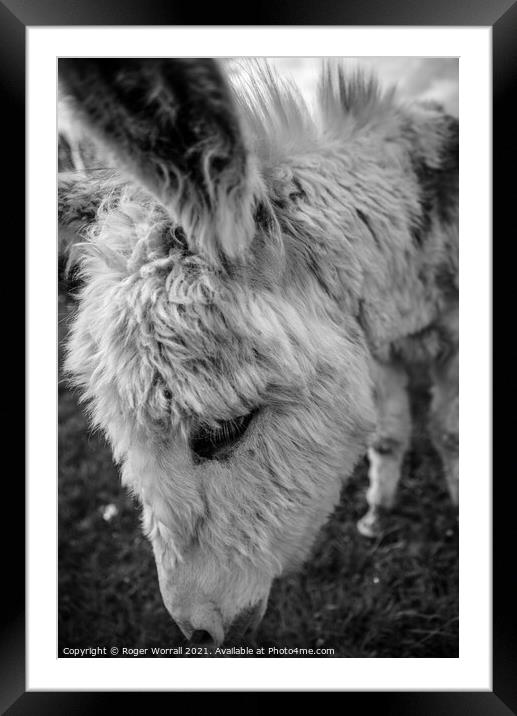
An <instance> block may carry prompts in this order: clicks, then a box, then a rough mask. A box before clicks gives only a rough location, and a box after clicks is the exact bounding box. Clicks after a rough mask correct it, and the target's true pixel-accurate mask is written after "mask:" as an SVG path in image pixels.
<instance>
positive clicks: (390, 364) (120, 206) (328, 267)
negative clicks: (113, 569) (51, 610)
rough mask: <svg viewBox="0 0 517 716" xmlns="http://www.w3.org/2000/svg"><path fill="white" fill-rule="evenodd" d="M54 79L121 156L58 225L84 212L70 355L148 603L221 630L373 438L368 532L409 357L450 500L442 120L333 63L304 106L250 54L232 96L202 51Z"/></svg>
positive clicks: (448, 243)
mask: <svg viewBox="0 0 517 716" xmlns="http://www.w3.org/2000/svg"><path fill="white" fill-rule="evenodd" d="M60 76H61V79H62V81H63V87H64V90H65V91H66V92H67V93H68V95H69V96H70V97H71V99H72V101H73V102H74V104H75V106H76V110H77V112H78V116H79V117H80V118H82V119H83V120H84V122H85V124H86V126H88V127H90V128H91V130H92V131H93V133H94V134H95V135H96V136H97V138H98V139H100V141H101V142H102V143H104V145H105V146H106V147H108V148H109V150H110V151H111V152H112V154H113V156H114V157H115V158H116V160H117V161H119V162H120V166H121V168H122V169H124V170H125V172H126V173H125V174H124V175H122V174H118V173H115V174H110V175H109V176H107V175H105V176H103V177H102V181H100V182H99V181H96V178H95V176H94V177H90V178H89V179H88V180H87V181H86V182H82V183H81V181H78V182H75V183H74V184H70V183H68V184H67V185H66V186H63V187H62V191H61V199H62V200H61V199H60V217H61V221H62V223H63V224H65V225H66V224H67V223H70V217H71V216H73V215H74V212H75V213H77V211H82V209H80V208H79V207H81V206H83V205H84V206H90V207H91V206H95V207H96V210H95V213H96V218H95V221H94V222H93V223H91V225H90V229H89V240H88V244H87V246H85V247H84V254H85V256H84V259H83V262H82V275H83V280H84V288H83V289H82V291H81V295H80V299H79V305H78V311H77V315H76V318H75V321H74V324H73V328H72V332H71V337H70V341H69V346H68V361H67V368H68V371H69V373H70V375H71V376H73V380H74V382H75V384H76V385H77V386H79V387H80V388H81V390H82V394H83V400H84V401H85V402H86V403H87V404H88V406H89V410H90V413H91V418H92V423H93V424H94V425H95V426H97V427H99V428H101V429H102V430H103V431H104V432H105V434H106V435H107V436H108V438H109V440H110V442H111V444H112V447H113V452H114V456H115V459H116V460H117V461H119V462H120V464H121V466H122V476H123V481H124V483H125V484H126V485H128V486H129V487H130V488H131V489H132V490H133V491H134V492H135V494H136V495H138V496H139V498H140V500H141V502H142V505H143V520H144V528H145V530H146V532H147V534H148V535H149V537H150V539H151V541H152V544H153V548H154V552H155V556H156V562H157V567H158V574H159V579H160V586H161V590H162V595H163V598H164V601H165V604H166V606H167V608H168V609H169V611H170V613H171V614H172V616H173V617H174V618H175V619H176V621H177V622H178V624H179V625H180V626H181V627H182V629H183V631H184V632H185V634H186V635H187V636H190V635H191V634H192V633H193V631H195V630H205V631H207V632H208V633H209V634H210V636H211V637H212V639H213V640H214V641H216V642H221V641H222V640H223V638H224V635H225V634H227V633H228V630H229V629H230V628H231V624H232V623H233V622H234V620H235V619H236V617H237V615H239V614H242V613H244V612H246V613H247V612H248V611H249V610H250V609H251V608H254V607H256V609H255V612H254V614H255V617H254V618H255V619H259V618H260V616H261V614H262V613H263V611H264V609H265V603H266V600H267V595H268V592H269V588H270V585H271V581H272V579H273V578H274V577H276V576H278V575H280V574H281V573H282V572H284V571H285V570H286V569H289V568H293V567H295V566H296V565H297V564H299V563H300V561H301V560H303V559H304V558H305V557H306V556H307V554H308V552H309V550H310V548H311V545H312V543H313V540H314V538H315V536H316V534H317V532H318V530H319V528H320V527H321V525H322V524H323V523H324V521H325V520H326V518H327V516H328V515H329V513H330V512H331V510H332V508H333V506H334V505H335V504H336V502H337V499H338V496H339V491H340V487H341V483H342V480H343V479H344V478H346V477H348V476H349V475H350V474H351V472H352V470H353V468H354V466H355V464H356V463H357V461H358V459H359V458H360V457H361V456H362V455H363V454H364V453H365V451H366V449H367V446H368V445H370V457H371V464H372V468H371V478H372V488H371V489H370V491H369V503H370V511H369V513H368V515H367V516H366V517H365V519H364V520H363V521H362V523H361V529H362V531H363V532H365V533H367V534H374V533H375V532H376V530H377V529H378V517H379V509H380V508H382V507H389V506H390V505H391V504H392V503H393V496H394V491H395V489H396V483H397V480H398V475H399V470H400V462H401V459H402V456H403V453H404V450H405V449H406V447H407V444H408V435H409V417H408V415H407V414H406V413H407V411H406V408H405V405H406V403H407V400H406V398H405V384H406V381H405V378H404V372H405V371H404V365H406V364H408V363H414V362H425V363H427V364H428V365H430V366H431V367H432V369H433V371H434V374H435V376H436V385H437V389H436V396H435V407H436V410H435V414H436V415H437V416H438V417H437V418H436V420H435V422H434V423H433V425H435V434H436V435H437V436H438V447H440V445H441V446H442V448H441V452H442V455H443V456H444V461H445V467H446V470H447V471H448V472H447V474H448V480H449V484H450V486H451V493H452V494H453V496H457V369H456V371H455V370H454V365H455V360H456V356H457V343H458V336H457V291H458V283H457V275H458V263H457V262H458V258H457V122H456V121H455V120H453V119H452V118H451V117H448V116H446V115H444V114H443V112H442V111H441V110H440V109H439V108H436V107H434V106H431V105H429V106H422V105H421V106H407V107H404V106H401V105H400V104H398V103H397V101H396V98H395V96H394V94H393V93H387V94H383V93H381V92H380V90H379V88H378V87H377V85H376V83H375V81H374V80H366V79H364V78H363V77H362V76H360V75H358V76H355V77H353V78H351V79H348V80H347V79H346V78H345V77H344V75H343V73H342V72H341V70H340V69H339V68H337V67H332V66H328V67H326V68H325V69H324V72H323V73H322V78H321V84H320V93H319V100H320V101H319V105H318V107H319V109H318V112H317V113H316V114H311V113H310V112H309V110H308V109H307V107H306V106H305V105H304V103H303V101H302V99H301V98H300V97H299V96H298V95H297V93H296V91H295V90H294V89H293V88H292V87H289V86H285V85H283V84H282V83H280V81H279V80H277V79H276V78H274V77H273V76H272V74H271V71H270V70H269V69H267V68H266V69H262V70H260V69H258V68H256V67H255V68H252V69H251V71H250V73H249V75H248V79H247V82H245V83H244V86H239V87H238V88H230V87H229V86H228V84H227V82H226V80H225V78H224V77H223V75H222V72H221V70H220V69H219V67H218V66H217V65H216V64H215V63H214V62H212V61H209V60H67V61H61V62H60ZM98 178H99V175H97V179H98ZM81 196H83V200H82V199H81ZM74 207H75V208H74ZM88 218H93V212H92V214H89V215H88ZM451 366H452V368H451ZM383 376H384V378H385V377H386V376H388V379H387V380H386V381H384V382H383ZM375 383H377V389H376V390H375V388H374V386H375ZM381 385H387V386H388V387H387V388H385V389H384V391H383V390H381V389H380V386H381ZM389 386H391V387H389ZM444 396H447V398H445V397H444ZM455 401H456V402H455ZM451 405H452V406H454V405H455V408H454V407H452V408H451ZM454 410H456V413H454ZM441 426H445V427H444V428H443V429H442V427H441ZM455 436H456V443H454V440H455Z"/></svg>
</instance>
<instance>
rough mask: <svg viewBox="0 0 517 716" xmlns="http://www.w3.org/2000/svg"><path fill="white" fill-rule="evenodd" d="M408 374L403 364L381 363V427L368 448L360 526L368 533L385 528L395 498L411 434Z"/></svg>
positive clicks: (366, 535)
mask: <svg viewBox="0 0 517 716" xmlns="http://www.w3.org/2000/svg"><path fill="white" fill-rule="evenodd" d="M407 381H408V377H407V374H406V372H405V370H404V369H403V368H402V366H399V365H393V364H391V365H378V371H377V376H376V384H377V430H376V433H375V436H374V439H373V440H372V443H371V444H370V448H369V450H368V457H369V459H370V470H369V478H370V487H369V488H368V492H367V494H366V499H367V501H368V505H369V508H368V512H367V513H366V514H365V515H364V517H363V518H362V519H361V520H359V522H358V523H357V527H358V530H359V532H360V533H361V534H362V535H364V536H365V537H375V536H376V535H378V534H379V533H380V532H381V523H380V518H381V514H382V513H383V512H384V511H386V510H390V509H391V508H392V507H393V505H394V502H395V495H396V491H397V486H398V483H399V480H400V470H401V466H402V461H403V459H404V454H405V452H406V450H407V448H408V446H409V442H410V436H411V415H410V408H409V396H408V393H407Z"/></svg>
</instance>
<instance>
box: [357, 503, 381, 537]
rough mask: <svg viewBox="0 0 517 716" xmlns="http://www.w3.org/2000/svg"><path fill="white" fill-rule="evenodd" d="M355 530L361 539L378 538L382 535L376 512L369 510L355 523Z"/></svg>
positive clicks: (378, 516)
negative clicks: (360, 535) (361, 536)
mask: <svg viewBox="0 0 517 716" xmlns="http://www.w3.org/2000/svg"><path fill="white" fill-rule="evenodd" d="M357 529H358V531H359V533H360V534H362V535H363V537H369V538H370V539H372V538H373V537H379V535H380V534H382V529H381V520H380V515H379V513H378V511H377V510H373V509H370V510H368V512H367V513H366V514H365V516H364V517H362V518H361V519H360V520H359V522H358V523H357Z"/></svg>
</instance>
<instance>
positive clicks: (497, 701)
mask: <svg viewBox="0 0 517 716" xmlns="http://www.w3.org/2000/svg"><path fill="white" fill-rule="evenodd" d="M200 17H202V18H203V21H202V23H200V22H199V18H200ZM199 24H202V25H205V26H206V25H352V26H353V25H362V26H365V25H393V26H404V25H406V26H425V25H430V26H431V25H432V26H451V25H452V26H491V27H492V33H493V34H492V37H493V138H494V139H493V151H494V162H493V171H494V174H493V177H494V182H493V211H494V235H495V234H496V233H497V234H499V235H500V240H501V244H500V250H501V252H502V247H503V246H504V245H505V243H506V244H507V243H508V241H506V242H504V239H503V236H502V233H503V227H504V226H506V224H507V225H508V227H509V229H510V228H511V230H512V231H515V229H514V228H513V224H512V223H511V222H510V220H509V219H510V216H509V213H510V211H512V210H513V203H514V202H515V199H514V196H513V194H515V190H514V189H513V186H514V182H513V181H512V180H511V179H508V178H507V177H511V176H512V170H514V167H515V166H516V162H515V159H516V158H517V157H516V149H515V144H514V141H513V133H512V130H513V128H514V125H515V119H514V116H513V114H512V111H511V99H512V97H511V95H512V89H513V88H514V86H515V80H516V79H517V3H514V2H513V0H491V2H490V3H487V2H485V1H484V0H467V1H466V2H465V0H434V1H433V2H432V3H431V2H427V3H424V2H419V3H415V2H414V0H388V1H386V2H384V3H382V4H380V3H376V2H375V0H347V2H346V4H345V3H344V2H338V0H319V2H318V3H313V2H312V0H289V1H288V2H277V3H273V2H271V3H268V4H267V6H266V5H265V4H264V3H257V4H256V5H254V6H253V7H249V8H246V12H240V13H239V14H235V9H234V8H230V7H225V6H221V5H220V4H212V6H211V7H207V8H205V9H203V10H201V9H200V7H199V6H198V5H197V4H193V3H184V4H183V5H182V6H180V5H179V4H176V3H174V4H173V3H161V2H160V1H159V0H157V1H156V0H145V2H138V0H109V2H108V1H105V2H104V3H100V2H92V0H73V2H71V1H70V0H0V76H1V80H0V86H1V88H2V95H3V96H2V105H3V107H4V108H6V109H7V111H5V110H4V112H2V113H1V116H2V124H3V125H4V132H3V134H2V136H3V137H4V140H6V139H7V138H8V141H6V145H7V146H6V147H5V149H6V150H7V149H8V148H10V149H11V151H12V162H11V163H10V167H11V168H10V170H9V171H10V179H9V182H7V186H6V188H5V190H4V197H3V198H4V202H5V204H4V206H5V207H8V209H7V210H6V213H7V214H8V215H9V216H11V217H16V221H14V220H12V221H11V225H10V229H9V232H10V234H12V233H15V232H16V233H18V232H19V233H20V234H21V233H22V232H23V231H24V229H23V227H24V221H23V219H22V217H24V216H25V206H24V198H25V162H24V156H25V150H24V146H25V131H24V126H25V30H26V28H27V27H30V26H61V25H63V26H67V25H69V26H74V25H94V26H95V25H145V26H156V25H199ZM5 192H7V194H6V193H5ZM512 213H513V211H512ZM512 219H513V216H512ZM506 220H508V222H506ZM505 238H506V239H507V240H508V239H509V238H510V235H509V234H508V235H507V236H506V237H505ZM3 252H4V253H3V256H4V259H5V261H6V262H7V263H6V265H9V266H20V263H22V265H23V264H24V240H22V238H21V237H20V238H19V240H18V241H13V239H12V238H9V241H7V240H4V245H3ZM510 263H511V262H509V261H508V260H505V261H504V262H503V261H501V265H500V268H502V267H503V264H504V265H505V267H506V270H507V271H510V270H511V266H510ZM18 273H19V272H18ZM4 285H7V282H6V283H5V284H4ZM13 285H15V286H16V292H17V295H18V296H19V294H20V288H19V278H18V277H15V278H14V281H13ZM511 288H512V282H511V280H510V279H509V277H507V280H505V278H504V275H501V274H500V275H499V277H498V282H497V284H494V292H493V305H494V308H497V310H496V311H494V323H493V326H494V329H495V327H496V325H497V321H499V323H501V322H502V320H505V319H504V313H505V309H506V310H507V307H508V306H511V305H512V302H511V298H512V296H511V294H510V291H511ZM10 290H11V291H14V290H15V289H14V288H13V289H10ZM7 296H12V293H8V294H7ZM4 300H6V299H4ZM17 303H18V306H17V307H18V309H19V312H20V313H21V308H22V306H23V301H22V300H21V299H18V300H17ZM16 313H17V312H15V311H14V310H13V311H12V315H9V316H6V317H5V321H4V330H7V331H8V335H9V336H10V337H11V338H10V341H9V346H12V345H15V346H21V345H24V329H23V320H22V319H21V316H19V315H16ZM507 316H508V313H507ZM7 353H8V356H7V358H6V357H5V356H4V359H5V360H6V368H5V369H4V370H7V371H9V372H8V373H6V374H5V373H4V375H9V376H11V375H12V376H13V377H14V376H15V375H16V374H18V373H19V371H20V369H19V363H20V359H19V355H20V352H19V348H17V350H15V351H14V350H10V349H9V350H8V351H7ZM500 355H501V360H502V356H504V358H505V359H506V360H507V361H508V370H511V369H512V366H513V371H515V368H514V366H515V364H516V363H515V358H516V357H517V356H516V355H515V350H514V349H510V350H509V349H508V348H507V347H505V350H504V351H502V350H501V352H500ZM510 361H511V362H510ZM505 374H506V375H511V373H507V372H506V371H505V370H504V367H503V366H501V365H500V366H499V371H498V373H497V375H498V377H499V381H500V383H501V386H502V381H503V380H504V379H505ZM494 376H495V373H494ZM20 382H21V381H20V380H19V379H17V380H8V381H7V383H8V384H11V383H12V385H8V386H7V392H8V391H9V390H11V391H12V395H9V394H7V396H6V403H5V404H4V405H5V406H7V408H3V409H2V421H3V422H4V421H5V425H4V427H5V431H4V433H3V434H4V435H6V436H8V440H10V438H11V436H12V438H13V441H14V440H15V436H16V434H19V433H20V432H21V431H20V425H21V424H22V420H23V413H24V395H23V393H22V392H21V390H20V385H19V383H20ZM510 382H511V381H510ZM16 383H18V384H16ZM495 387H496V384H495V381H494V388H495ZM511 387H513V385H512V386H511ZM510 390H511V388H510V386H509V383H508V381H506V382H505V394H506V397H507V400H508V397H510V399H511V397H512V396H509V395H508V394H509V392H510ZM18 418H19V419H18ZM505 422H506V425H504V424H502V425H501V424H500V425H499V426H498V431H497V438H498V443H497V444H498V445H499V451H498V452H496V451H494V455H495V454H499V455H501V462H502V460H503V459H504V449H505V448H507V446H508V445H511V435H510V434H509V433H510V429H511V427H512V421H511V419H509V420H507V421H505ZM494 437H495V435H494ZM495 444H496V442H495V440H494V446H495ZM497 464H498V462H496V466H497ZM496 466H495V467H494V474H496ZM19 472H20V473H21V470H20V469H19V468H18V469H17V470H14V469H13V471H12V475H11V478H10V480H9V487H8V503H9V508H8V511H9V512H10V513H11V515H12V516H13V518H14V519H13V520H12V524H11V525H10V527H9V542H8V550H7V551H8V552H9V555H10V557H11V560H12V565H11V566H9V567H7V566H5V567H4V575H8V582H7V583H6V582H4V589H3V592H4V596H6V597H7V604H6V606H5V607H4V610H3V613H2V621H3V623H2V632H1V642H0V674H1V676H0V683H1V685H2V686H1V701H0V708H1V709H2V712H5V710H6V709H9V713H10V714H13V715H18V714H33V713H34V714H36V713H37V714H39V715H43V714H46V713H52V714H56V713H65V714H69V713H74V714H83V713H90V712H92V711H95V710H97V709H98V708H99V706H100V701H103V700H106V699H109V703H112V697H114V696H117V697H118V696H119V695H120V694H97V693H94V692H86V693H79V692H60V693H55V694H54V693H49V692H27V693H26V692H25V570H24V560H25V549H24V545H25V532H24V524H23V519H22V517H21V516H22V514H23V513H24V479H23V476H22V475H21V474H18V473H19ZM499 472H501V473H502V472H503V470H502V469H500V470H499ZM504 479H505V477H504V476H503V475H502V474H501V475H500V476H499V478H498V480H499V481H498V480H494V489H493V500H494V514H493V525H494V526H493V571H494V574H493V577H494V592H493V614H494V619H493V691H492V692H486V691H479V692H444V693H441V692H425V693H423V692H403V693H394V692H387V693H378V692H377V693H374V692H367V693H355V692H354V693H350V692H346V693H342V694H340V698H342V699H343V701H342V704H343V705H344V706H345V708H347V707H348V708H356V709H357V708H358V707H360V708H362V709H363V708H365V706H366V707H367V708H373V709H375V708H378V709H381V711H380V712H381V713H382V714H383V716H387V715H388V714H397V716H402V715H403V714H411V715H412V716H417V715H418V716H426V715H427V714H447V715H450V714H467V713H468V714H469V715H471V716H476V715H478V714H479V715H480V716H481V715H483V716H490V715H494V716H499V714H500V715H501V716H503V715H507V714H510V713H512V712H513V713H514V714H517V678H515V675H516V674H517V656H516V653H517V617H516V614H517V612H516V608H515V604H516V603H517V600H516V596H517V574H516V570H515V568H514V565H513V560H512V557H511V554H512V550H511V549H510V548H509V547H508V546H511V545H512V542H513V541H512V536H514V535H515V527H514V525H515V519H512V516H513V503H512V500H511V499H509V497H508V492H507V484H506V485H505V482H504ZM506 482H507V483H510V482H513V479H512V476H511V475H510V474H509V475H508V479H507V481H506ZM4 489H5V488H4ZM15 505H16V508H17V509H14V506H15ZM4 511H6V508H5V507H4ZM510 560H512V561H510ZM130 698H131V700H132V708H133V709H134V710H136V709H137V708H138V704H139V703H142V702H141V697H140V694H131V696H130ZM146 698H148V695H147V696H146ZM240 699H241V700H240V708H242V709H247V708H251V707H252V704H253V705H255V706H256V705H257V704H260V700H261V699H260V698H259V699H258V700H257V697H256V696H254V697H253V699H251V698H249V696H248V695H247V694H242V695H241V697H240ZM357 702H358V703H357ZM148 706H149V704H148V702H147V708H148Z"/></svg>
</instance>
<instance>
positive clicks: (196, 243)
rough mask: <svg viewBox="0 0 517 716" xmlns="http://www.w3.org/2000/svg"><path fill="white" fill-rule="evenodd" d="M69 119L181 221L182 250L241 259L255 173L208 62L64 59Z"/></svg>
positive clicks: (249, 234) (249, 233)
mask: <svg viewBox="0 0 517 716" xmlns="http://www.w3.org/2000/svg"><path fill="white" fill-rule="evenodd" d="M59 76H60V82H61V84H62V86H63V88H64V90H65V92H66V94H68V95H69V97H70V98H71V99H72V101H73V103H74V105H75V107H76V109H77V112H78V117H79V118H80V119H82V121H83V122H85V124H86V125H87V126H88V127H89V128H90V129H91V130H92V132H93V133H94V135H95V136H96V137H97V139H99V140H100V141H101V142H102V143H104V145H105V146H106V147H107V148H108V149H109V150H110V151H111V152H112V153H113V154H114V156H115V158H116V160H117V161H118V163H119V164H121V165H122V166H123V168H125V169H126V170H128V171H129V172H130V173H131V174H132V175H133V176H134V177H135V178H137V179H138V180H139V181H140V183H141V184H142V185H143V186H144V187H145V188H146V189H147V190H148V191H150V192H151V193H152V194H153V195H154V196H155V197H156V198H157V199H158V200H159V201H160V202H161V203H162V204H163V205H164V206H165V207H166V208H167V210H168V211H169V212H170V213H171V214H172V215H173V216H174V218H175V219H177V220H178V221H179V223H181V225H182V227H183V229H184V231H185V234H186V236H187V239H188V241H189V243H190V244H191V246H192V248H193V249H195V250H198V251H200V252H201V253H203V254H205V255H207V256H208V257H211V258H212V259H213V258H215V257H216V256H217V255H218V254H219V253H220V252H222V253H224V254H226V255H227V256H228V257H234V256H237V255H239V254H241V253H242V252H243V251H244V250H245V249H246V247H247V246H248V245H249V243H250V242H251V239H252V238H253V233H254V219H253V215H254V205H255V202H256V189H257V186H258V175H257V173H256V172H255V171H254V169H253V164H252V162H251V160H250V157H249V155H248V152H247V149H246V146H245V142H244V139H243V135H242V132H241V127H240V124H239V119H238V116H237V113H236V110H235V107H234V103H233V100H232V96H231V92H230V90H229V87H228V85H227V83H226V81H225V79H224V77H223V74H222V72H221V70H220V69H219V66H218V65H217V64H216V62H215V61H214V60H208V59H181V60H180V59H176V60H171V59H167V60H166V59H111V58H110V59H66V60H60V61H59Z"/></svg>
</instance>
